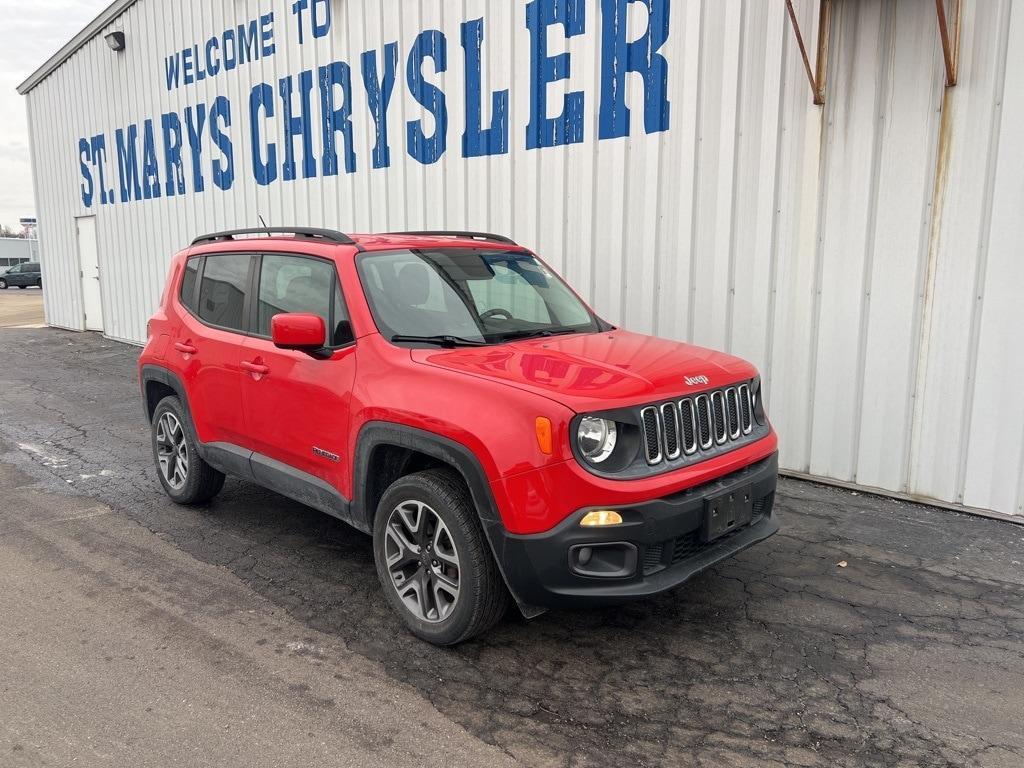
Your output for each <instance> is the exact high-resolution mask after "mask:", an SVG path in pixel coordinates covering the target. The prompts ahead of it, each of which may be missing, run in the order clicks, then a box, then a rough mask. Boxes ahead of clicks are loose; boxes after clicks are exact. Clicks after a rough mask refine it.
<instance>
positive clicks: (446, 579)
mask: <svg viewBox="0 0 1024 768" xmlns="http://www.w3.org/2000/svg"><path fill="white" fill-rule="evenodd" d="M373 553H374V560H375V561H376V564H377V575H378V577H379V578H380V582H381V586H382V587H383V589H384V592H385V593H386V594H387V596H388V600H389V601H390V603H391V604H392V606H394V608H395V610H396V611H397V612H398V613H399V614H400V615H401V616H402V618H403V619H404V620H405V623H406V624H407V625H408V626H409V628H410V629H411V630H412V632H413V634H415V635H416V636H417V637H420V638H421V639H423V640H426V641H428V642H430V643H434V644H435V645H455V644H457V643H461V642H462V641H464V640H468V639H469V638H471V637H474V636H475V635H479V634H481V633H482V632H485V631H487V630H488V629H490V628H491V627H492V626H494V624H496V623H497V622H498V621H499V620H500V619H501V617H502V616H503V615H504V613H505V610H506V607H507V605H508V597H509V596H508V590H506V589H505V584H504V583H503V581H502V578H501V574H500V573H499V572H498V566H497V564H496V563H495V562H494V558H493V557H492V555H491V551H490V548H489V547H488V546H487V542H486V541H485V540H484V534H483V531H482V530H481V528H480V523H479V520H478V517H477V513H476V510H475V509H474V507H473V502H472V499H471V498H470V496H469V493H468V491H467V490H466V486H465V483H463V482H462V478H461V477H460V476H459V475H458V474H456V473H455V472H454V471H451V470H447V469H431V470H427V471H424V472H418V473H416V474H413V475H407V476H406V477H403V478H400V479H399V480H397V481H396V482H395V483H394V484H393V485H392V486H391V487H390V488H388V490H387V491H386V492H385V493H384V496H383V498H381V501H380V504H379V505H378V507H377V516H376V519H375V521H374V531H373Z"/></svg>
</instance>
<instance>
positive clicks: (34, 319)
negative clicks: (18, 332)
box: [0, 288, 44, 328]
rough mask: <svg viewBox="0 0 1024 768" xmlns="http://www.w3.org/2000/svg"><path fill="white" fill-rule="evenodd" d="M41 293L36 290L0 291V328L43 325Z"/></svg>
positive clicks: (13, 289)
mask: <svg viewBox="0 0 1024 768" xmlns="http://www.w3.org/2000/svg"><path fill="white" fill-rule="evenodd" d="M43 323H44V320H43V292H42V291H41V290H39V289H38V288H25V289H24V290H22V289H21V288H8V289H6V290H3V291H0V328H20V327H38V326H41V325H43Z"/></svg>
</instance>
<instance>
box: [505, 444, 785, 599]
mask: <svg viewBox="0 0 1024 768" xmlns="http://www.w3.org/2000/svg"><path fill="white" fill-rule="evenodd" d="M777 479H778V455H777V454H773V455H772V456H769V457H768V458H766V459H763V460H761V461H759V462H757V463H755V464H751V465H749V466H747V467H744V468H742V469H740V470H737V471H735V472H732V473H731V474H728V475H725V476H723V477H720V478H718V479H716V480H714V481H712V482H709V483H706V484H705V485H701V486H698V487H696V488H690V489H688V490H686V491H682V492H680V493H676V494H672V495H670V496H666V497H664V498H659V499H653V500H650V501H645V502H640V503H635V504H630V505H627V506H622V507H601V509H614V510H616V511H618V512H619V513H620V514H621V515H622V517H623V523H622V524H621V525H617V526H613V527H608V528H583V527H581V526H580V524H579V522H580V520H581V519H582V517H583V516H584V515H585V514H586V513H587V512H589V511H591V510H592V508H587V509H581V510H579V511H578V512H576V513H574V514H572V515H570V516H569V517H568V518H567V519H566V520H564V521H563V522H562V523H560V524H559V525H558V526H556V527H555V528H554V529H552V530H550V531H547V532H545V533H541V534H533V535H517V534H512V533H508V532H504V531H500V532H499V531H495V530H493V529H492V531H491V533H492V544H493V545H494V551H495V555H496V556H497V558H498V561H499V564H500V566H501V569H502V572H503V573H504V574H505V578H506V579H507V580H508V583H509V586H510V587H511V589H512V591H513V593H514V594H515V595H516V597H517V599H518V600H519V602H520V603H521V604H524V603H525V604H527V605H530V606H536V607H538V608H567V607H579V606H594V605H608V604H614V603H619V602H626V601H629V600H634V599H637V598H641V597H646V596H649V595H654V594H657V593H659V592H664V591H666V590H669V589H672V588H673V587H676V586H678V585H679V584H682V583H683V582H684V581H686V580H688V579H690V578H692V577H693V576H695V575H696V574H698V573H700V572H701V571H703V570H705V569H706V568H709V567H710V566H712V565H714V564H716V563H718V562H721V561H722V560H724V559H726V558H729V557H732V556H733V555H735V554H737V553H738V552H741V551H743V550H744V549H746V548H747V547H750V546H753V545H754V544H756V543H758V542H760V541H764V540H765V539H767V538H768V537H769V536H772V535H773V534H775V533H776V532H777V531H778V529H779V527H778V524H777V523H776V522H775V519H774V518H773V515H772V509H773V505H774V500H775V486H776V481H777ZM748 489H749V493H750V495H751V498H752V502H753V516H752V518H751V521H750V523H749V524H746V525H743V526H742V527H738V528H736V529H735V530H732V531H730V532H729V533H727V534H725V535H724V536H722V537H721V538H718V539H715V540H714V541H711V542H707V543H705V541H704V539H703V537H702V526H703V525H704V524H705V509H706V504H705V502H706V501H707V500H708V499H709V498H717V497H718V496H719V495H720V494H728V493H730V492H731V491H743V492H746V491H747V490H748ZM581 547H590V548H591V550H592V552H600V551H605V548H607V551H608V552H613V553H625V557H624V559H623V562H622V566H623V567H622V569H621V572H620V573H618V574H616V575H611V576H609V575H604V576H593V575H583V574H581V573H579V572H578V571H579V563H578V562H577V558H578V553H579V551H580V548H581ZM630 553H632V554H630Z"/></svg>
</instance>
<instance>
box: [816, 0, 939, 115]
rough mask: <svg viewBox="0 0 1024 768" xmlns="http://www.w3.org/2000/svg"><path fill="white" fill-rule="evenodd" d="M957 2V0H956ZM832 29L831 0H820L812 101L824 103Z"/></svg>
mask: <svg viewBox="0 0 1024 768" xmlns="http://www.w3.org/2000/svg"><path fill="white" fill-rule="evenodd" d="M957 1H958V2H959V0H957ZM831 29H832V0H821V4H820V6H819V8H818V60H817V63H816V66H815V75H814V103H815V104H819V105H820V104H824V103H825V85H826V78H827V77H828V36H829V31H830V30H831Z"/></svg>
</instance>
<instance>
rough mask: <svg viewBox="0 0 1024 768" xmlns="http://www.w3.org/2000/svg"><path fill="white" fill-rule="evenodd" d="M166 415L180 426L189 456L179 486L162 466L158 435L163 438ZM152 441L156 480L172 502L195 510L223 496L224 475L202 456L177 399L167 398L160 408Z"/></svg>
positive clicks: (153, 423) (189, 423)
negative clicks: (163, 420) (221, 492)
mask: <svg viewBox="0 0 1024 768" xmlns="http://www.w3.org/2000/svg"><path fill="white" fill-rule="evenodd" d="M165 414H170V415H171V416H172V417H173V419H174V420H176V421H177V423H178V424H179V425H180V428H181V432H180V440H181V441H182V444H183V445H184V451H185V453H186V455H187V469H186V470H185V472H184V477H183V481H182V482H180V484H178V485H177V486H176V485H175V484H173V483H172V481H171V479H169V478H168V477H167V476H166V475H165V471H164V469H162V467H161V463H160V460H161V445H160V442H159V440H158V435H159V434H160V425H161V420H162V419H163V417H164V415H165ZM150 441H151V443H152V445H153V461H154V463H155V464H156V474H157V477H158V478H159V479H160V484H161V485H162V486H163V488H164V492H165V493H166V494H167V495H168V496H169V497H170V499H171V501H173V502H175V503H176V504H183V505H185V506H195V505H198V504H205V503H206V502H208V501H209V500H210V499H212V498H213V497H214V496H216V495H217V494H218V493H220V489H221V488H223V487H224V474H223V473H222V472H219V471H218V470H216V469H214V468H213V467H211V466H210V465H209V464H207V463H206V462H205V461H203V459H202V457H201V456H200V455H199V451H198V449H197V447H196V438H195V432H194V430H193V428H192V422H191V421H190V420H189V418H188V415H187V414H186V413H185V409H184V408H182V406H181V401H180V400H178V398H177V397H173V396H171V397H165V398H164V399H163V400H161V401H160V402H159V404H157V406H156V410H155V411H153V420H152V423H151V424H150Z"/></svg>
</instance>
